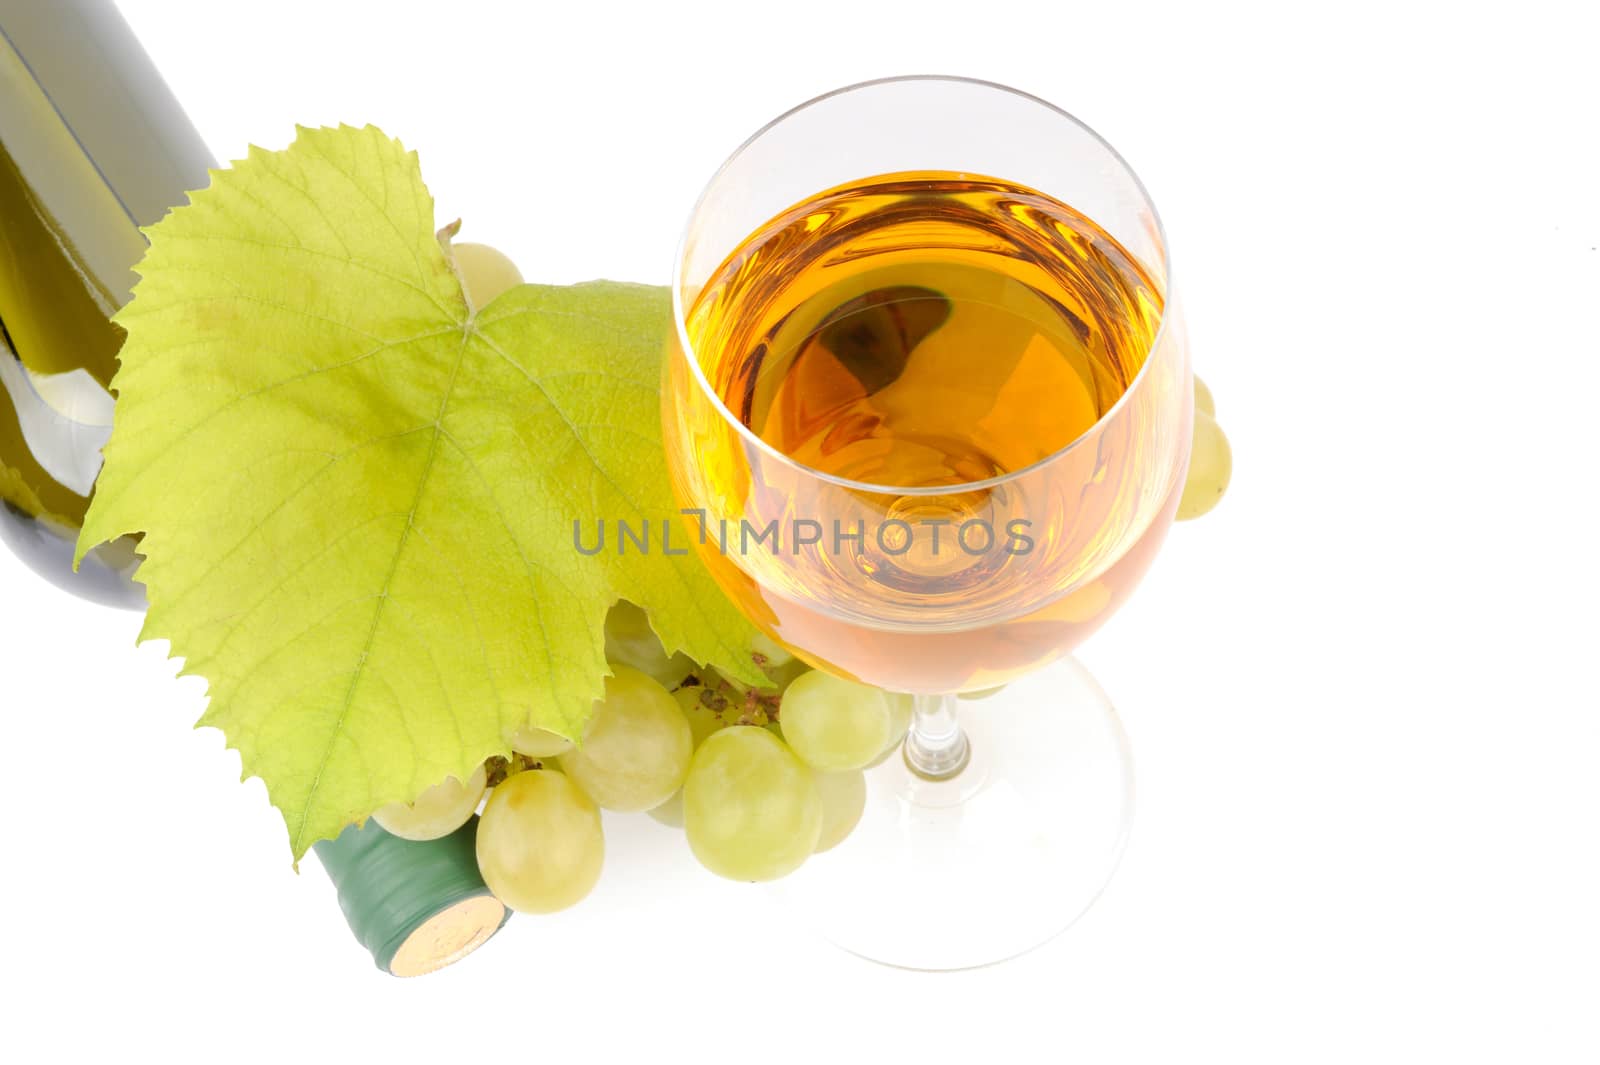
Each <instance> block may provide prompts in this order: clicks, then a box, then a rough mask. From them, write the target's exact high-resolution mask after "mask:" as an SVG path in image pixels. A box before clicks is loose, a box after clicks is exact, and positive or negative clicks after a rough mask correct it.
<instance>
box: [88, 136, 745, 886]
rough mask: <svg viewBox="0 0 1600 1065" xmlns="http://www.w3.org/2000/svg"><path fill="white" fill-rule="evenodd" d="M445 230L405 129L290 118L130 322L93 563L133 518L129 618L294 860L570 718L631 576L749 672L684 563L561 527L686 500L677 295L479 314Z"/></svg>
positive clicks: (136, 301)
mask: <svg viewBox="0 0 1600 1065" xmlns="http://www.w3.org/2000/svg"><path fill="white" fill-rule="evenodd" d="M452 231H453V230H447V231H445V232H443V233H440V234H438V235H437V236H436V235H435V232H434V223H433V202H432V199H431V197H430V195H429V193H428V191H427V188H426V186H424V184H423V182H422V177H421V171H420V167H419V164H418V162H417V157H416V155H415V154H414V153H409V152H407V151H406V150H405V149H404V148H403V147H402V146H401V145H400V144H399V143H398V142H397V141H394V140H391V139H390V138H389V137H387V136H385V135H384V134H383V133H382V132H381V131H379V130H377V129H375V128H373V127H370V126H369V127H367V128H365V129H354V128H351V127H348V126H346V127H340V128H339V129H304V128H302V129H300V130H299V133H298V136H297V138H296V140H295V141H294V143H293V144H292V145H291V146H290V147H289V148H288V149H286V150H283V151H277V152H269V151H263V150H261V149H257V148H252V149H251V151H250V153H249V156H248V158H247V159H245V160H243V161H240V162H238V163H235V164H234V165H233V167H231V168H230V169H227V170H221V171H215V172H213V174H212V183H211V185H210V187H209V188H207V189H205V190H203V191H200V192H197V193H194V194H192V195H191V197H190V204H189V205H188V206H185V207H181V208H178V209H177V210H175V211H173V212H172V213H171V214H170V215H168V216H167V217H166V218H165V219H163V220H162V221H161V222H160V223H158V224H157V225H155V226H153V227H151V228H150V229H149V230H148V235H149V238H150V248H149V252H148V254H147V255H146V256H145V258H144V261H143V262H142V263H141V264H140V266H139V267H138V273H139V275H140V278H141V280H140V282H139V284H138V286H137V288H136V289H135V293H134V298H133V300H132V302H131V303H130V304H129V305H128V306H127V307H126V308H125V309H124V310H123V311H122V312H121V314H119V315H118V318H117V320H118V322H119V323H120V324H121V325H122V326H123V327H125V328H126V329H127V331H128V339H127V342H126V344H125V345H124V347H123V350H122V354H121V368H120V369H119V370H118V372H117V375H116V378H115V380H114V382H113V387H114V388H115V390H116V391H117V393H118V401H117V408H116V415H115V424H114V429H113V432H112V436H111V440H110V442H109V443H108V444H107V446H106V448H105V458H106V465H105V468H104V470H103V472H102V473H101V475H100V480H99V484H98V486H97V489H96V494H95V497H94V501H93V503H92V505H91V507H90V509H89V514H88V517H87V519H86V521H85V524H84V530H83V535H82V537H81V539H80V541H79V544H78V551H79V555H80V557H81V555H82V554H83V553H84V552H85V551H86V550H87V549H88V548H90V547H92V546H93V545H94V544H97V543H100V542H102V541H106V540H110V539H113V538H114V537H116V536H118V535H120V534H123V533H129V532H143V533H144V534H145V535H144V541H143V545H142V547H141V552H142V553H143V554H144V555H145V556H146V561H145V563H144V565H143V567H142V568H141V570H140V571H139V579H140V580H141V581H142V582H143V583H144V584H145V585H146V587H147V593H148V597H149V601H150V611H149V615H148V616H147V618H146V621H145V626H144V630H143V632H142V633H141V636H140V638H141V639H150V638H157V637H164V638H166V639H168V640H170V641H171V647H172V652H173V653H174V654H175V655H181V656H182V657H183V658H184V659H185V666H184V672H185V673H192V674H198V675H200V676H203V677H205V678H206V679H207V681H208V682H209V685H210V688H209V690H210V695H211V702H210V706H209V707H208V709H207V711H206V713H205V715H204V717H202V719H201V721H200V724H201V725H211V726H215V727H217V728H220V729H221V730H222V731H223V732H224V733H225V734H226V736H227V739H228V742H229V744H230V745H231V746H233V747H235V748H237V749H238V751H239V753H240V756H241V759H242V762H243V767H244V772H245V775H246V776H250V775H256V776H260V777H261V778H262V780H263V781H264V782H265V783H266V786H267V791H268V794H269V795H270V797H271V799H272V802H273V804H274V805H275V806H277V807H278V809H279V810H280V811H282V813H283V816H284V819H285V821H286V823H287V826H288V830H289V841H290V846H291V849H292V851H293V854H294V857H295V859H296V860H297V861H298V859H299V858H300V856H301V855H303V854H304V853H305V851H306V849H307V848H308V847H309V846H310V845H311V844H312V843H314V842H315V841H317V840H319V839H328V838H332V837H334V836H336V835H338V833H339V831H340V830H341V829H342V828H343V827H344V826H345V825H347V824H349V823H351V822H354V821H357V820H360V819H362V818H364V817H366V816H367V815H368V814H369V813H371V811H373V810H375V809H377V808H378V807H379V806H381V805H383V804H385V803H389V802H394V801H409V800H411V799H413V798H415V797H416V796H417V794H418V793H419V792H421V791H422V789H424V788H426V787H427V786H429V785H431V784H434V783H437V782H438V781H440V780H442V779H443V778H444V777H446V776H456V777H458V778H461V779H465V778H466V776H467V774H468V773H469V772H470V771H471V769H472V768H473V767H474V766H476V765H477V764H478V763H479V762H481V761H483V760H484V759H485V758H486V757H488V756H491V755H495V754H504V753H506V752H507V745H506V743H505V741H504V739H503V737H504V736H506V734H507V732H508V730H509V729H511V728H512V727H514V726H518V725H522V724H528V723H531V724H534V725H538V726H541V727H543V728H547V729H550V730H551V731H554V732H558V733H561V734H562V735H565V736H569V737H570V736H575V735H578V734H579V732H580V730H581V728H582V725H583V723H584V720H585V718H586V717H587V716H588V713H589V711H590V708H591V705H592V702H593V700H594V699H595V697H597V696H598V695H599V694H600V693H601V691H602V685H603V678H604V676H605V675H606V673H607V672H608V670H607V666H606V663H605V659H604V655H603V647H604V639H603V631H604V618H605V614H606V611H607V608H608V607H609V606H610V605H611V604H612V603H613V602H614V601H616V600H617V599H618V598H619V597H622V598H627V599H630V600H632V601H634V602H636V603H638V604H640V605H642V606H644V607H646V608H647V610H649V612H650V615H651V621H652V624H653V625H654V627H655V628H656V629H657V632H658V634H659V635H660V636H661V637H662V640H663V643H664V644H665V645H666V646H667V647H668V649H669V650H683V651H685V652H687V653H688V654H689V655H690V657H692V658H694V659H695V660H697V661H701V662H709V663H712V664H714V665H716V666H718V667H719V668H723V669H727V670H729V671H730V672H732V673H734V674H736V675H739V676H741V677H742V678H743V679H745V680H747V681H750V682H752V683H754V682H758V681H760V680H761V674H760V673H759V672H758V671H757V670H756V669H755V666H754V665H753V664H752V662H751V659H750V655H749V647H750V644H749V640H750V637H751V635H752V634H753V633H752V630H751V629H750V628H749V626H748V623H747V622H745V621H744V620H743V619H742V618H741V617H740V616H739V615H738V614H737V612H736V611H735V610H734V608H733V607H732V606H731V605H730V604H729V603H728V602H727V600H726V599H725V598H724V597H723V596H722V594H721V593H720V591H719V590H718V589H717V587H716V586H715V584H714V583H713V582H712V581H711V579H710V578H709V576H708V575H707V574H706V573H705V571H704V570H703V568H701V566H700V564H699V562H698V561H697V560H695V559H694V558H693V556H692V555H690V556H689V557H676V556H668V555H665V554H662V553H661V552H660V551H659V550H658V551H656V552H654V553H651V554H648V555H641V554H640V553H638V552H636V551H630V552H629V554H627V555H625V556H622V557H618V555H617V554H615V553H610V552H607V553H601V554H599V555H595V556H593V557H586V556H584V555H582V554H580V553H579V552H578V551H577V550H576V549H575V548H574V537H573V522H574V520H579V521H582V522H584V523H585V526H584V527H585V528H586V529H588V530H590V531H591V532H590V534H589V535H590V536H592V530H593V528H594V522H595V521H596V520H604V521H606V522H607V523H608V524H609V523H613V522H615V521H617V520H618V519H623V520H628V521H630V522H633V523H634V524H635V525H637V523H638V522H639V521H640V520H644V519H648V520H649V521H651V522H652V523H653V525H654V526H655V528H656V530H657V537H659V535H660V532H659V530H660V523H661V521H662V519H663V518H668V519H670V518H675V517H676V514H677V510H676V507H675V505H674V504H673V502H672V500H671V495H670V492H669V489H668V481H667V474H666V470H665V465H664V460H663V455H662V445H661V439H660V430H659V424H660V422H659V407H658V404H659V398H658V382H659V375H660V358H661V352H662V348H663V344H664V342H665V338H666V336H667V330H668V326H669V323H670V317H669V314H670V311H669V301H668V296H667V293H666V291H665V290H664V289H661V288H655V287H647V286H643V285H631V284H621V283H613V282H591V283H588V284H582V285H574V286H570V287H548V286H538V285H524V286H520V287H517V288H514V289H511V290H509V291H508V292H506V293H504V294H503V295H501V296H500V297H499V298H498V299H495V300H494V301H493V302H491V303H490V304H489V305H488V306H486V307H483V308H481V309H477V310H474V309H473V308H471V307H469V305H468V303H467V300H466V298H465V296H464V295H463V292H462V287H461V284H460V281H459V279H458V277H457V275H456V274H455V272H454V270H453V267H452V263H451V259H450V257H449V236H450V234H451V232H452ZM674 534H675V535H676V536H677V537H678V540H677V547H678V548H680V549H681V548H682V547H684V546H686V545H687V543H688V540H687V536H686V535H685V532H684V530H683V529H682V528H681V527H680V528H677V529H675V530H674ZM585 542H586V543H587V542H589V541H588V540H586V541H585Z"/></svg>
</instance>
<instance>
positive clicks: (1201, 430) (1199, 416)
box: [1178, 411, 1233, 521]
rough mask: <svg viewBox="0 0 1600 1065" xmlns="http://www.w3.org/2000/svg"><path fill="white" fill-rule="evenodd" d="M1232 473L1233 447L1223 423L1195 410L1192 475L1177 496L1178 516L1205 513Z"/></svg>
mask: <svg viewBox="0 0 1600 1065" xmlns="http://www.w3.org/2000/svg"><path fill="white" fill-rule="evenodd" d="M1232 476H1233V449H1232V448H1230V447H1229V446H1228V438H1227V437H1226V436H1224V435H1223V433H1222V427H1221V426H1220V425H1218V424H1217V420H1216V419H1215V418H1213V417H1211V415H1209V414H1206V413H1204V412H1202V411H1195V413H1194V450H1193V451H1192V452H1191V454H1190V456H1189V479H1188V480H1186V481H1185V482H1184V484H1183V496H1182V498H1180V499H1179V500H1178V520H1179V521H1188V520H1189V519H1190V518H1198V517H1200V515H1202V514H1205V513H1206V512H1207V511H1209V510H1210V509H1211V508H1212V507H1214V506H1216V505H1217V502H1218V501H1219V500H1221V499H1222V494H1223V493H1224V492H1226V491H1227V490H1228V481H1229V479H1230V478H1231V477H1232Z"/></svg>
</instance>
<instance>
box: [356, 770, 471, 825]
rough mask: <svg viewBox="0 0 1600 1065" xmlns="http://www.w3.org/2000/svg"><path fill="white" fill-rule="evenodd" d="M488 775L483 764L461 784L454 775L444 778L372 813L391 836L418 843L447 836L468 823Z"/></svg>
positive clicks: (375, 819)
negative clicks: (407, 799) (414, 796)
mask: <svg viewBox="0 0 1600 1065" xmlns="http://www.w3.org/2000/svg"><path fill="white" fill-rule="evenodd" d="M487 782H488V775H487V773H486V771H485V770H484V768H483V766H481V765H480V766H479V767H478V768H477V769H475V770H473V771H472V775H471V776H469V777H468V778H467V782H466V783H465V784H462V783H461V781H459V780H457V779H456V778H455V777H446V778H445V779H444V780H443V781H442V782H440V783H438V784H435V785H434V786H433V787H431V788H429V789H428V790H427V791H425V792H423V793H422V794H421V795H418V796H417V801H416V802H412V803H404V802H396V803H390V804H389V805H388V806H385V807H384V808H383V809H381V810H379V811H377V812H376V813H374V814H373V815H372V819H373V820H374V821H376V822H378V824H379V825H381V826H383V830H384V831H385V832H388V833H389V834H390V835H391V836H399V837H400V838H401V839H410V840H416V841H418V842H421V841H423V840H429V839H439V838H441V837H444V836H448V835H449V834H450V833H452V832H454V831H455V830H456V829H458V828H460V827H461V826H462V825H464V824H466V823H467V818H469V817H471V816H472V812H473V811H474V810H476V809H477V808H478V800H480V799H482V798H483V789H484V786H485V784H486V783H487Z"/></svg>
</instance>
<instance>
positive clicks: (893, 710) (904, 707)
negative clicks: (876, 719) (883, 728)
mask: <svg viewBox="0 0 1600 1065" xmlns="http://www.w3.org/2000/svg"><path fill="white" fill-rule="evenodd" d="M885 694H887V695H888V696H889V710H890V715H891V716H890V721H891V726H890V729H889V735H890V739H889V742H888V743H887V744H885V745H884V748H883V750H882V752H880V753H879V755H878V757H876V758H874V759H873V760H872V761H870V762H868V763H867V764H866V765H864V766H862V768H863V769H876V768H878V767H879V766H880V765H882V764H883V763H885V762H887V761H888V760H889V758H890V756H891V755H893V754H894V753H895V752H896V751H898V750H899V749H900V745H901V744H902V743H904V742H905V739H906V733H907V732H910V731H911V704H912V697H911V696H909V695H906V694H905V693H903V692H886V693H885Z"/></svg>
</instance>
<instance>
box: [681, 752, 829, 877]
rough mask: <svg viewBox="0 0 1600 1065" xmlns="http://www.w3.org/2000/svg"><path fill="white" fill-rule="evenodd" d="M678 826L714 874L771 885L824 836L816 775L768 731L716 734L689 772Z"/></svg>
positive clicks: (798, 861)
mask: <svg viewBox="0 0 1600 1065" xmlns="http://www.w3.org/2000/svg"><path fill="white" fill-rule="evenodd" d="M683 827H684V831H685V833H686V834H687V835H688V837H689V849H690V850H691V851H693V852H694V856H695V857H696V858H698V859H699V860H700V864H701V865H704V866H705V867H706V868H707V869H709V870H711V871H712V872H713V873H716V874H717V875H718V876H725V877H727V878H728V879H729V880H776V879H777V878H778V877H780V876H785V875H787V874H789V873H792V872H794V871H795V870H796V869H798V868H800V866H801V865H802V864H803V863H804V862H805V860H806V858H808V857H809V856H810V855H811V852H812V851H813V850H815V849H816V845H817V840H818V839H819V838H820V836H821V834H822V794H821V792H820V791H819V790H818V789H817V782H816V774H815V773H813V772H812V771H811V770H810V769H808V768H807V767H806V765H805V763H804V762H802V761H800V759H799V758H796V757H795V754H794V752H793V751H791V750H789V748H788V747H787V746H786V745H785V744H784V742H783V741H782V740H780V739H779V738H778V737H776V736H774V735H773V734H772V733H770V732H768V731H767V730H766V729H762V728H750V727H747V726H741V727H738V728H725V729H722V730H720V731H718V732H716V733H714V734H713V735H712V736H710V737H709V738H708V739H707V740H706V741H705V742H704V743H703V744H701V745H700V749H699V750H698V751H696V752H695V756H694V762H693V763H692V764H691V765H690V766H689V777H688V779H687V780H685V781H684V783H683Z"/></svg>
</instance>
